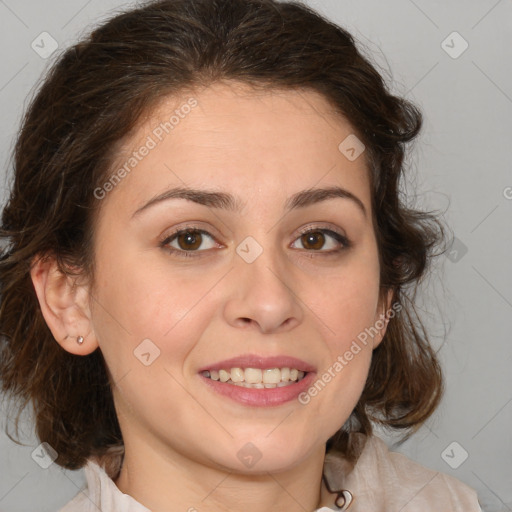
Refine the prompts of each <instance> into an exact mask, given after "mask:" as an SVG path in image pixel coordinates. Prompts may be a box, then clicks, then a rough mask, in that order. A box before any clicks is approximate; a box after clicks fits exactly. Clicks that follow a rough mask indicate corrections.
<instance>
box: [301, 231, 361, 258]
mask: <svg viewBox="0 0 512 512" xmlns="http://www.w3.org/2000/svg"><path fill="white" fill-rule="evenodd" d="M299 240H300V243H301V245H302V247H298V249H306V250H308V251H309V252H319V253H324V254H332V253H336V252H339V251H342V250H344V249H348V248H349V247H351V243H350V242H349V240H348V238H347V237H345V236H343V235H342V234H340V233H337V232H336V231H332V230H330V229H310V230H308V231H303V232H302V234H301V236H300V237H299V238H297V241H299ZM295 243H297V242H295Z"/></svg>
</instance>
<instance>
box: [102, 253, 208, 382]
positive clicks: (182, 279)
mask: <svg viewBox="0 0 512 512" xmlns="http://www.w3.org/2000/svg"><path fill="white" fill-rule="evenodd" d="M105 249H108V248H107V247H105ZM118 254H119V253H118ZM100 257H101V255H100ZM143 260H144V258H143V257H142V256H141V257H140V258H139V260H138V261H135V260H131V259H129V258H124V259H121V258H117V259H116V260H115V261H113V260H112V259H110V260H109V259H107V258H104V259H103V260H102V261H103V264H102V265H98V266H97V286H96V291H95V299H96V300H94V301H93V302H94V304H93V305H94V308H93V324H94V329H95V332H96V334H97V337H98V340H99V344H100V347H101V350H102V352H103V353H104V356H105V359H106V360H107V364H109V368H110V370H111V372H112V374H113V376H114V378H115V377H116V376H119V374H120V375H122V374H124V373H126V371H128V370H131V369H139V366H140V361H139V360H138V359H137V358H136V357H137V354H138V352H139V351H140V350H143V348H144V347H146V346H147V347H148V348H149V349H150V350H149V352H150V353H151V355H152V356H153V353H154V354H155V355H158V357H159V358H160V361H159V362H160V363H162V362H163V361H164V360H165V363H166V366H167V365H168V364H171V365H178V364H179V363H180V362H182V361H183V360H184V359H185V357H186V355H187V354H188V352H189V351H190V350H191V349H192V347H193V346H194V344H195V342H196V341H197V340H198V339H199V338H200V335H201V332H203V331H204V330H205V329H206V326H207V325H208V323H209V322H210V321H211V318H210V316H209V315H210V314H211V308H208V307H207V304H208V301H207V300H204V299H205V297H206V296H207V294H208V292H209V290H210V289H211V288H212V286H213V285H214V284H215V280H216V279H217V278H216V276H210V277H208V276H204V275H203V276H198V275H194V276H192V275H191V274H189V275H184V274H183V272H181V273H180V272H176V271H174V272H170V271H169V267H168V266H167V267H165V268H162V266H161V265H160V264H159V263H158V262H153V264H148V265H141V263H140V262H141V261H143ZM144 340H151V343H149V342H147V341H144ZM143 342H144V343H145V345H142V346H141V343H143ZM139 346H141V347H140V349H139ZM134 352H135V353H134ZM160 356H163V357H160ZM157 360H158V359H155V361H157Z"/></svg>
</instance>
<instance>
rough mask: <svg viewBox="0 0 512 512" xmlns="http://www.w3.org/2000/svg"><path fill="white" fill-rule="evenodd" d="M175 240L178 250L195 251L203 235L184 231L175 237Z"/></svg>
mask: <svg viewBox="0 0 512 512" xmlns="http://www.w3.org/2000/svg"><path fill="white" fill-rule="evenodd" d="M176 240H177V242H178V246H179V248H180V249H183V250H184V251H186V250H196V249H197V248H198V247H200V246H201V243H202V241H203V235H202V233H200V232H199V231H185V232H184V233H180V234H179V235H178V236H177V237H176Z"/></svg>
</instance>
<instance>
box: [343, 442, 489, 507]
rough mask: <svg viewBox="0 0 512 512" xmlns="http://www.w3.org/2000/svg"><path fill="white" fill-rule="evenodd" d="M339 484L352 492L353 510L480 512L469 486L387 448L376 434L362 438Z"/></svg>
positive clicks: (475, 495) (476, 499) (475, 497)
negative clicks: (362, 446) (352, 461)
mask: <svg viewBox="0 0 512 512" xmlns="http://www.w3.org/2000/svg"><path fill="white" fill-rule="evenodd" d="M343 486H344V487H345V488H346V489H347V490H349V491H351V492H352V493H353V494H354V508H353V510H354V512H360V511H367V510H372V512H373V511H375V512H377V511H382V512H384V511H386V512H387V511H390V510H400V511H401V512H430V511H432V512H434V511H435V512H481V508H480V505H479V503H478V498H477V494H476V492H475V491H474V490H473V489H472V488H471V487H469V486H467V485H466V484H464V483H463V482H461V481H460V480H458V479H456V478H454V477H452V476H449V475H447V474H445V473H441V472H439V471H434V470H431V469H428V468H426V467H424V466H422V465H421V464H418V463H417V462H414V461H412V460H411V459H409V458H408V457H406V456H405V455H402V454H400V453H397V452H392V451H390V450H389V449H388V447H387V445H386V443H385V442H384V441H383V440H382V439H380V438H378V437H376V436H369V437H368V438H367V439H366V443H365V445H364V448H363V450H362V452H361V454H360V456H359V458H358V460H357V463H356V464H355V466H354V469H353V470H352V471H351V472H350V473H349V474H348V475H347V476H345V477H344V478H343ZM351 512H352V510H351Z"/></svg>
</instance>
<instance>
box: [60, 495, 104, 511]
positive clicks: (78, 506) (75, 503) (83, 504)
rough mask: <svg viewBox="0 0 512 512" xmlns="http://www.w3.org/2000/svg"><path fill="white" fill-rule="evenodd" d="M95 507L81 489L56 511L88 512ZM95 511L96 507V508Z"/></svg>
mask: <svg viewBox="0 0 512 512" xmlns="http://www.w3.org/2000/svg"><path fill="white" fill-rule="evenodd" d="M94 509H95V507H94V505H93V504H92V503H91V501H90V500H89V499H88V498H87V496H86V495H85V494H84V492H83V491H80V492H79V493H78V494H77V495H76V496H75V497H74V498H73V499H72V500H71V501H68V503H66V504H65V505H64V506H63V507H62V508H60V509H59V510H58V512H89V511H91V512H92V511H93V510H94ZM96 512H97V509H96Z"/></svg>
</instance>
